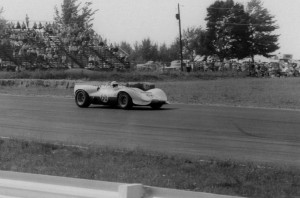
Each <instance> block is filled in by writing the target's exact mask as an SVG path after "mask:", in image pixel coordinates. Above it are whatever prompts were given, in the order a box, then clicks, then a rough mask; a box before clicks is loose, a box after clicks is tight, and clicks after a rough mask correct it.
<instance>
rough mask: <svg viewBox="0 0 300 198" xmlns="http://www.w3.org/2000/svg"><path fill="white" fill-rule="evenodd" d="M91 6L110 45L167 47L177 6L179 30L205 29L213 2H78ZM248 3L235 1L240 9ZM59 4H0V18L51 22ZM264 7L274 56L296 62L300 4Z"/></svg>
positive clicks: (272, 2)
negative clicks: (271, 23) (271, 22)
mask: <svg viewBox="0 0 300 198" xmlns="http://www.w3.org/2000/svg"><path fill="white" fill-rule="evenodd" d="M81 1H82V2H86V1H92V2H93V6H92V8H93V9H95V10H96V9H98V10H99V11H98V12H97V13H96V14H95V19H94V29H95V30H96V32H97V33H98V34H100V35H101V36H102V37H103V38H106V39H107V40H108V41H109V42H110V43H119V42H121V41H126V42H128V43H130V44H132V45H133V44H134V43H135V42H141V41H142V40H143V39H145V38H150V39H151V41H153V42H154V43H157V44H158V45H161V44H163V43H165V44H167V45H170V44H171V43H172V42H174V40H175V38H176V37H177V36H178V34H179V27H178V21H177V20H176V18H175V14H176V13H177V12H178V7H177V6H178V4H179V5H180V7H179V8H180V12H181V23H182V29H187V28H188V27H199V26H201V27H202V28H204V29H205V28H206V22H205V17H206V14H207V11H206V8H207V7H209V6H210V5H211V4H213V3H214V2H215V0H78V2H81ZM248 1H249V0H235V2H240V3H242V4H244V5H246V3H247V2H248ZM62 2H63V0H0V7H3V9H4V13H3V14H2V15H3V17H4V18H5V19H7V20H12V21H24V20H25V16H26V14H28V16H29V18H30V21H52V20H53V16H54V7H55V6H58V7H59V8H60V5H61V4H62ZM262 2H263V3H264V4H263V5H264V7H265V8H267V9H268V10H269V12H270V14H272V15H274V16H275V20H276V21H277V25H278V26H279V29H278V30H277V31H276V34H279V35H280V37H279V45H280V49H279V50H278V51H277V52H276V53H281V54H293V58H294V59H298V60H300V36H299V32H300V11H299V8H300V0H286V1H283V0H262Z"/></svg>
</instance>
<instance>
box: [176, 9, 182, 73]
mask: <svg viewBox="0 0 300 198" xmlns="http://www.w3.org/2000/svg"><path fill="white" fill-rule="evenodd" d="M176 19H177V20H178V22H179V45H180V65H181V71H183V55H182V39H181V17H180V9H179V3H178V14H176Z"/></svg>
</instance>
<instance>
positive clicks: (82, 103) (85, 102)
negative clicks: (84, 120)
mask: <svg viewBox="0 0 300 198" xmlns="http://www.w3.org/2000/svg"><path fill="white" fill-rule="evenodd" d="M75 102H76V104H77V106H78V107H81V108H86V107H89V106H90V104H91V99H90V97H89V95H88V94H87V93H86V92H85V91H78V92H76V95H75Z"/></svg>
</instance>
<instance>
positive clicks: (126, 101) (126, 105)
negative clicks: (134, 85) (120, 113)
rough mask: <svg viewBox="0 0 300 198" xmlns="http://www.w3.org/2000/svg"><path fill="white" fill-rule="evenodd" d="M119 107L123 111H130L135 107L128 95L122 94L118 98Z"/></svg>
mask: <svg viewBox="0 0 300 198" xmlns="http://www.w3.org/2000/svg"><path fill="white" fill-rule="evenodd" d="M118 105H119V107H121V108H122V109H130V108H131V107H132V105H133V103H132V99H131V97H130V96H129V94H128V93H125V92H121V93H119V96H118Z"/></svg>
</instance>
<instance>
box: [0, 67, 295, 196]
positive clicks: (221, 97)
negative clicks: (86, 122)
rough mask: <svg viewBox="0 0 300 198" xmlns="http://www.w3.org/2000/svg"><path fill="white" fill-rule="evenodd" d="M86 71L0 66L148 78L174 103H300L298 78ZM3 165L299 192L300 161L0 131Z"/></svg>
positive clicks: (22, 91)
mask: <svg viewBox="0 0 300 198" xmlns="http://www.w3.org/2000/svg"><path fill="white" fill-rule="evenodd" d="M69 72H70V71H69ZM72 72H74V71H72ZM88 72H90V71H86V72H83V73H82V74H80V73H78V71H77V72H75V73H74V74H72V75H73V77H72V75H71V74H65V73H59V74H55V73H53V72H48V73H47V72H42V73H41V72H33V73H28V74H26V73H15V74H13V73H7V74H5V73H2V74H0V79H1V77H2V78H21V79H23V78H26V75H27V78H31V79H34V78H38V79H54V78H58V77H57V76H59V75H60V78H58V79H64V78H67V79H73V80H81V81H85V80H86V81H90V80H93V81H112V80H117V81H121V82H126V81H149V82H154V83H155V84H156V87H159V88H162V89H163V90H164V91H165V92H166V93H167V95H168V97H169V101H170V102H172V103H187V104H209V105H230V106H248V107H266V108H289V109H298V110H299V109H300V78H247V77H245V76H242V75H238V76H235V74H229V73H227V74H226V75H225V74H221V73H218V74H208V75H204V74H201V73H199V74H197V73H196V74H185V73H179V74H173V73H170V74H159V73H142V74H141V73H133V74H126V73H97V74H94V73H88ZM1 75H3V76H1ZM5 75H7V76H5ZM11 75H16V76H11ZM18 75H19V76H18ZM79 75H81V76H79ZM93 75H95V76H93ZM164 75H165V76H164ZM222 75H223V76H222ZM231 75H233V76H235V78H231V77H230V76H231ZM0 93H1V94H14V95H40V96H42V97H48V96H51V97H53V96H54V97H73V90H72V87H68V88H65V87H64V86H60V85H58V84H57V83H53V85H51V83H50V84H49V86H48V85H47V86H45V85H44V84H43V83H40V82H39V83H32V84H29V85H28V86H27V85H26V86H25V85H13V84H11V83H10V84H5V85H4V84H1V86H0ZM0 169H2V170H11V171H20V172H29V173H39V174H48V175H58V176H67V177H77V178H86V179H95V180H105V181H114V182H125V183H142V184H144V185H151V186H159V187H167V188H176V189H184V190H193V191H201V192H210V193H217V194H226V195H236V196H245V197H262V198H265V197H270V198H273V197H275V198H276V197H278V198H279V197H280V198H281V197H300V168H299V167H298V168H297V167H296V168H295V167H282V166H277V165H275V164H259V163H256V162H238V161H233V160H230V159H229V160H225V161H224V160H220V159H215V158H213V157H208V156H199V157H198V158H185V157H180V156H170V155H165V154H162V153H150V152H148V151H142V150H120V149H114V148H106V147H105V148H103V147H90V146H87V147H85V146H84V145H83V147H70V146H64V145H58V144H55V145H54V144H51V143H43V142H33V141H27V140H16V139H1V138H0Z"/></svg>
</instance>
